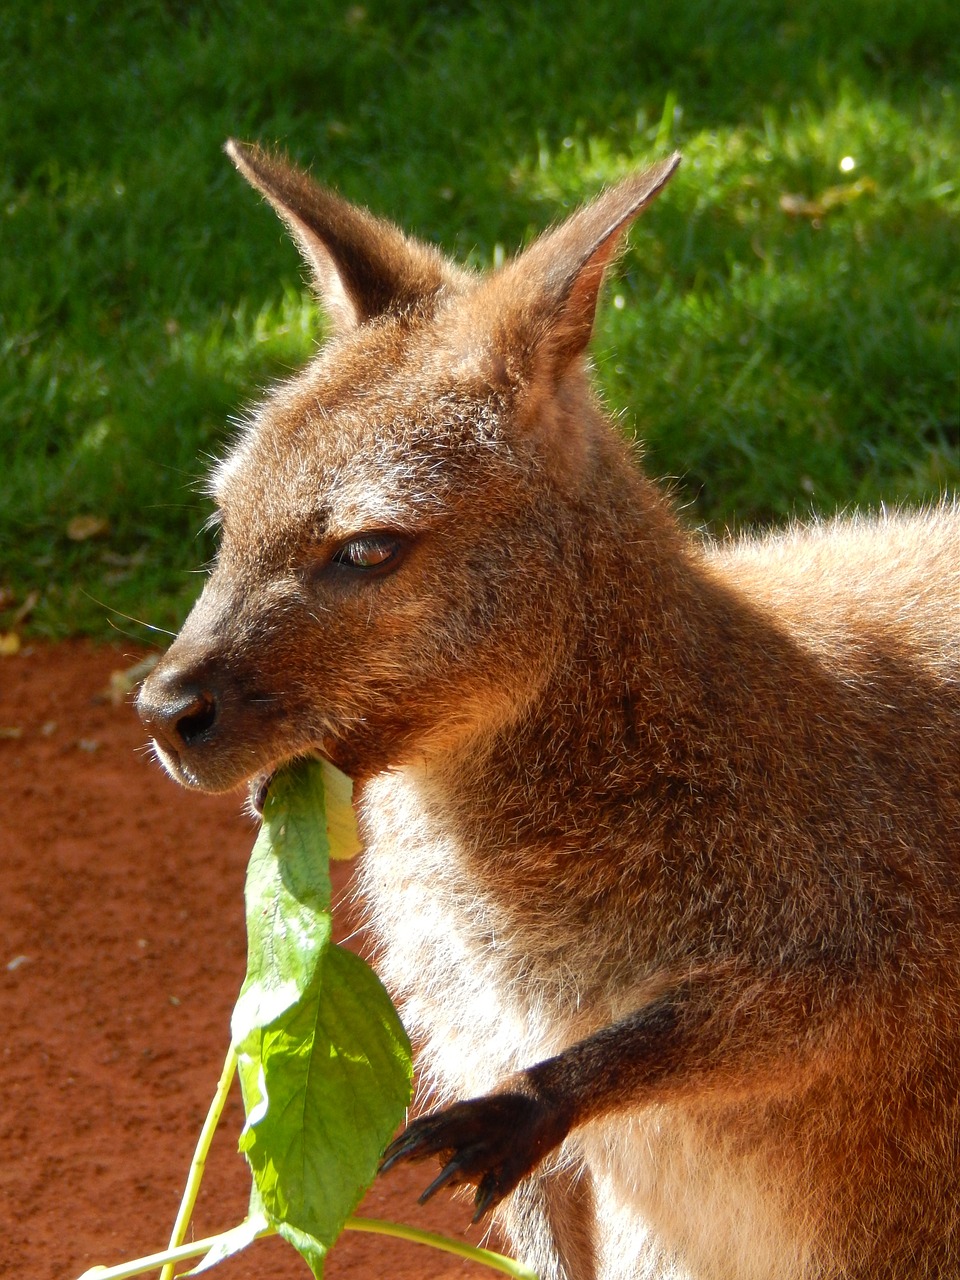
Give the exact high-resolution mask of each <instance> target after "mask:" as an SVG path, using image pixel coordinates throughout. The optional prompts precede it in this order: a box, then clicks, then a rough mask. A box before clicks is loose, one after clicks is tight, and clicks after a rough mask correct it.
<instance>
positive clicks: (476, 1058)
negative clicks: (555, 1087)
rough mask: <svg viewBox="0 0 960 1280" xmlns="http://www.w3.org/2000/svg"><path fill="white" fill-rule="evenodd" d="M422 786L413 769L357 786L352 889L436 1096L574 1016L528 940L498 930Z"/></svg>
mask: <svg viewBox="0 0 960 1280" xmlns="http://www.w3.org/2000/svg"><path fill="white" fill-rule="evenodd" d="M427 787H428V783H427V782H426V780H425V778H424V777H423V776H421V775H420V774H419V773H418V772H415V771H413V770H409V771H403V772H397V773H393V774H390V775H386V776H384V777H382V778H380V779H378V780H376V781H375V782H373V783H371V784H368V786H367V788H366V789H365V794H364V799H363V812H364V815H365V837H366V848H365V851H364V853H363V855H362V857H361V859H360V873H359V874H360V881H361V892H362V894H363V896H364V898H365V900H366V905H367V910H368V913H369V917H370V921H371V925H372V927H373V930H374V933H375V936H376V939H377V944H378V949H379V955H378V961H377V963H378V970H379V972H380V974H381V976H382V977H383V979H384V982H385V983H386V985H387V986H388V988H390V990H391V994H393V995H395V996H396V997H398V998H399V999H400V1000H401V1002H402V1009H403V1015H404V1021H405V1024H406V1025H407V1028H408V1030H409V1032H410V1034H411V1036H412V1037H413V1038H414V1039H415V1040H422V1041H424V1042H425V1043H424V1050H425V1052H424V1054H423V1060H424V1062H425V1065H426V1066H427V1069H428V1070H429V1072H430V1074H431V1077H432V1081H431V1082H432V1083H433V1084H434V1085H435V1086H436V1087H437V1088H438V1090H440V1091H441V1092H442V1093H443V1094H447V1093H451V1094H453V1093H457V1094H461V1095H462V1094H463V1093H464V1092H466V1093H468V1094H474V1093H481V1092H485V1091H487V1090H489V1089H491V1088H493V1087H494V1085H495V1084H496V1083H497V1082H498V1081H499V1080H501V1079H502V1078H503V1076H504V1074H506V1073H508V1072H510V1071H513V1070H517V1069H520V1068H522V1067H524V1066H527V1065H529V1063H530V1062H533V1061H538V1060H540V1059H541V1058H543V1057H546V1056H549V1055H550V1054H551V1053H554V1052H556V1051H557V1050H558V1049H559V1048H560V1047H561V1046H562V1045H563V1044H565V1043H568V1042H569V1040H570V1039H571V1038H572V1037H575V1035H576V1028H575V1023H576V1017H575V1016H573V1015H571V1014H570V1013H569V1012H567V1011H565V1008H564V1003H565V993H564V986H565V979H564V976H563V975H562V974H561V973H560V972H559V968H558V967H555V968H553V969H551V968H550V967H549V966H548V967H546V968H545V967H543V966H538V967H537V968H536V969H534V968H533V966H532V965H531V962H530V955H529V939H527V938H520V937H517V936H515V935H513V934H512V933H511V931H510V930H509V929H508V928H506V926H505V920H504V918H503V912H502V910H501V906H500V903H498V901H497V898H496V896H495V895H494V894H491V893H484V892H482V891H478V890H477V887H476V883H475V882H474V879H473V878H472V877H471V876H470V874H469V868H468V867H467V865H466V860H467V855H466V853H465V851H464V849H463V848H462V846H461V844H460V841H459V840H458V837H457V833H456V831H455V830H454V829H452V827H451V826H450V825H448V824H447V823H445V822H444V820H443V818H442V816H440V815H439V814H438V806H437V804H436V802H435V799H434V798H432V797H431V796H430V795H429V793H428V791H427V790H426V788H427ZM561 963H562V962H561ZM575 983H576V976H575V975H573V974H569V975H567V977H566V984H567V985H570V984H575ZM571 1005H572V1006H573V1007H574V1008H575V1005H576V1001H575V1000H573V1001H571Z"/></svg>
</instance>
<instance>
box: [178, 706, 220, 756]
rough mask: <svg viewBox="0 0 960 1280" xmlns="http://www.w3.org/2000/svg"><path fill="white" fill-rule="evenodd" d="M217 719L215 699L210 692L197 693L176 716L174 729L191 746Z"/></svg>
mask: <svg viewBox="0 0 960 1280" xmlns="http://www.w3.org/2000/svg"><path fill="white" fill-rule="evenodd" d="M216 719H217V701H216V699H215V698H214V696H213V694H212V693H198V694H197V695H196V696H195V697H194V698H193V699H192V700H191V701H190V703H189V704H188V705H187V707H186V708H185V709H184V710H183V712H182V713H181V714H179V715H178V716H177V717H176V721H175V724H174V729H175V731H176V733H177V735H178V736H179V738H180V740H181V741H182V742H184V743H185V744H186V746H188V747H189V746H191V745H192V744H193V743H194V742H196V740H197V738H200V737H202V736H203V734H205V733H206V732H207V730H208V729H212V728H213V726H214V723H215V721H216Z"/></svg>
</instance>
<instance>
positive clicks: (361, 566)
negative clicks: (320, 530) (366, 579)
mask: <svg viewBox="0 0 960 1280" xmlns="http://www.w3.org/2000/svg"><path fill="white" fill-rule="evenodd" d="M403 549H404V543H403V541H402V540H401V539H400V538H397V537H395V536H394V535H393V534H391V533H366V534H363V535H361V536H360V537H358V538H350V539H348V540H347V541H346V542H344V543H343V544H342V545H341V546H340V547H338V548H337V550H336V551H335V552H334V553H333V555H332V556H331V557H330V559H331V562H332V563H333V564H335V565H338V566H339V567H340V568H341V569H353V570H355V571H357V572H359V573H369V574H376V573H389V572H390V570H391V569H395V568H396V567H397V565H398V564H399V562H400V558H401V556H402V554H403Z"/></svg>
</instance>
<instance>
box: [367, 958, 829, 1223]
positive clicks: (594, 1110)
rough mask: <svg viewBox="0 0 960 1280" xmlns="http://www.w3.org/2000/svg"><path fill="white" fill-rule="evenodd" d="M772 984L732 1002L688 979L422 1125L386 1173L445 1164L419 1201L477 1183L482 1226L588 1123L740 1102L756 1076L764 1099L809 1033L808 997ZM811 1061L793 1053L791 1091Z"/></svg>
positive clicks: (394, 1154) (718, 989) (393, 1155)
mask: <svg viewBox="0 0 960 1280" xmlns="http://www.w3.org/2000/svg"><path fill="white" fill-rule="evenodd" d="M777 987H778V990H777V991H776V992H774V991H772V990H769V984H764V983H762V982H754V983H751V984H749V988H743V987H741V988H740V998H739V999H738V998H736V996H734V998H733V999H731V995H732V994H733V993H734V992H735V991H736V990H737V987H736V985H735V984H734V983H732V982H731V980H730V978H729V977H727V978H726V979H725V980H724V981H723V982H722V983H719V982H718V983H716V984H714V983H711V982H710V980H709V979H705V980H704V979H701V980H696V979H695V980H690V981H688V982H684V983H682V984H680V985H678V986H677V987H675V988H674V989H673V990H672V991H670V992H668V993H665V994H664V995H662V996H660V997H659V998H657V999H656V1000H653V1001H651V1002H650V1003H649V1004H647V1005H645V1006H644V1007H643V1008H642V1009H638V1010H637V1011H636V1012H634V1013H631V1014H629V1015H628V1016H627V1017H625V1018H622V1019H620V1020H619V1021H617V1022H614V1023H611V1024H610V1025H609V1026H606V1027H603V1028H602V1029H601V1030H599V1031H597V1032H595V1033H594V1034H593V1035H590V1036H587V1037H586V1038H585V1039H583V1040H580V1041H578V1042H577V1043H575V1044H572V1045H570V1046H569V1047H568V1048H566V1049H564V1050H563V1051H562V1052H561V1053H558V1054H556V1055H555V1056H554V1057H552V1058H548V1059H546V1060H545V1061H543V1062H539V1063H537V1064H536V1065H535V1066H532V1067H529V1068H527V1069H526V1070H524V1071H520V1072H517V1073H515V1074H514V1075H512V1076H510V1077H508V1078H507V1079H506V1080H505V1081H504V1082H503V1084H502V1085H501V1086H500V1087H499V1088H497V1090H496V1091H495V1092H494V1093H492V1094H488V1095H486V1096H484V1097H480V1098H472V1099H469V1100H467V1101H465V1102H459V1103H455V1104H453V1105H452V1106H450V1107H447V1108H444V1109H443V1110H441V1111H437V1112H433V1113H431V1114H429V1115H426V1116H423V1117H421V1118H419V1119H418V1120H415V1121H414V1122H413V1124H411V1125H410V1126H409V1128H408V1129H407V1130H406V1131H405V1132H404V1133H403V1134H402V1135H401V1136H400V1137H399V1138H398V1139H397V1140H396V1141H395V1142H394V1143H392V1144H391V1146H390V1147H389V1148H388V1149H387V1152H386V1157H385V1162H384V1165H385V1167H388V1166H390V1165H392V1164H393V1163H395V1162H396V1161H397V1160H400V1159H404V1158H405V1159H413V1160H419V1159H424V1158H426V1157H428V1156H434V1155H442V1156H444V1157H446V1163H445V1164H444V1168H443V1170H442V1171H441V1173H440V1175H439V1177H438V1178H436V1179H435V1180H434V1182H433V1183H432V1184H431V1185H430V1186H429V1187H428V1188H427V1190H426V1191H425V1192H424V1196H423V1198H424V1199H426V1198H427V1197H428V1196H430V1195H432V1194H433V1193H434V1192H435V1191H436V1190H438V1189H439V1188H440V1187H442V1186H444V1185H446V1184H448V1183H453V1184H457V1183H462V1182H472V1183H475V1184H476V1186H477V1194H476V1206H477V1214H476V1216H477V1218H479V1217H480V1216H482V1215H483V1214H484V1213H485V1212H486V1211H487V1209H488V1208H491V1207H492V1206H493V1205H495V1204H497V1203H498V1202H499V1201H500V1200H501V1199H503V1197H504V1196H506V1195H508V1194H509V1193H510V1192H511V1191H512V1190H513V1189H514V1187H515V1186H516V1185H517V1183H518V1182H519V1181H520V1180H521V1179H522V1178H524V1177H525V1176H526V1175H527V1174H528V1173H530V1172H531V1171H532V1170H533V1169H534V1168H535V1167H536V1166H537V1165H538V1164H539V1163H540V1162H541V1161H542V1160H543V1159H545V1158H546V1156H548V1155H549V1154H550V1152H551V1151H553V1150H555V1149H556V1148H557V1147H559V1145H560V1144H561V1143H562V1142H563V1140H564V1139H565V1138H566V1137H567V1135H568V1134H569V1133H571V1132H572V1131H574V1130H575V1129H577V1128H579V1127H580V1126H581V1125H585V1124H588V1123H589V1122H591V1121H595V1120H599V1119H602V1118H603V1117H605V1116H607V1115H611V1114H614V1113H616V1112H618V1111H626V1110H629V1109H633V1108H636V1107H639V1106H642V1105H644V1104H648V1103H652V1102H667V1101H670V1100H671V1099H674V1098H677V1097H679V1096H683V1095H689V1094H691V1093H694V1092H696V1091H698V1090H704V1089H708V1088H709V1089H710V1090H711V1091H713V1092H716V1091H718V1090H720V1091H722V1090H723V1089H724V1088H725V1087H726V1088H728V1089H731V1090H732V1091H733V1092H734V1093H736V1094H737V1095H738V1096H740V1097H742V1096H743V1094H744V1093H749V1092H750V1075H751V1072H752V1073H753V1074H754V1076H755V1086H756V1088H757V1089H758V1090H759V1091H763V1092H766V1091H767V1090H768V1089H769V1087H770V1084H771V1078H772V1074H773V1072H774V1071H775V1070H776V1069H777V1068H776V1063H777V1062H779V1061H781V1060H782V1054H783V1052H784V1049H785V1047H786V1046H787V1045H789V1044H790V1043H791V1041H793V1042H795V1041H796V1039H797V1038H798V1037H802V1036H803V1034H804V1032H803V1028H802V1027H801V1026H800V1025H799V1022H798V1019H802V1018H803V1015H804V1010H805V1009H806V1008H807V1002H806V1001H805V1000H804V999H803V998H802V997H801V998H800V999H799V1000H798V999H795V998H794V999H791V998H790V993H789V992H786V991H782V992H781V990H780V989H779V988H780V987H781V984H779V983H778V984H777ZM712 988H715V989H712ZM793 994H794V996H796V995H798V994H799V991H795V992H794V993H793ZM781 995H782V996H783V999H782V1000H781V999H780V996H781ZM758 1003H759V1004H760V1005H761V1006H762V1008H761V1009H760V1010H759V1011H758V1009H757V1005H758ZM721 1005H722V1006H723V1007H720V1006H721ZM774 1007H775V1008H776V1014H775V1015H774V1016H771V1014H772V1010H773V1008H774ZM758 1012H760V1013H762V1014H764V1015H765V1016H764V1017H761V1018H758V1017H757V1013H758ZM765 1023H766V1025H767V1026H769V1025H771V1024H775V1027H776V1036H775V1039H774V1041H773V1042H772V1043H771V1042H769V1041H767V1042H766V1043H765V1040H766V1037H765V1035H764V1031H763V1027H764V1024H765ZM790 1023H793V1026H792V1027H791V1026H789V1025H787V1024H790ZM791 1031H792V1033H793V1034H791ZM811 1056H812V1055H804V1054H803V1053H800V1054H799V1055H791V1065H790V1073H789V1074H790V1082H791V1084H794V1083H795V1080H796V1075H797V1072H798V1068H799V1069H800V1070H802V1069H803V1060H804V1058H805V1057H807V1058H808V1060H809V1058H810V1057H811Z"/></svg>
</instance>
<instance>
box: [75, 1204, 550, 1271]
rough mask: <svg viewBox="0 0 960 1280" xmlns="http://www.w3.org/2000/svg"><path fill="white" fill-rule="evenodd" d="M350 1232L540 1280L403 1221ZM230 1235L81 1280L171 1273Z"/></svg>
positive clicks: (365, 1224) (368, 1224)
mask: <svg viewBox="0 0 960 1280" xmlns="http://www.w3.org/2000/svg"><path fill="white" fill-rule="evenodd" d="M344 1229H345V1230H346V1231H366V1232H369V1233H370V1234H372V1235H380V1236H393V1237H395V1238H396V1239H397V1240H409V1241H411V1242H412V1243H413V1244H423V1245H428V1246H429V1247H430V1248H433V1249H440V1250H442V1251H443V1252H444V1253H452V1254H454V1255H455V1256H456V1257H459V1258H466V1259H467V1260H468V1261H469V1262H477V1263H480V1264H481V1265H482V1266H485V1267H489V1268H490V1269H491V1270H493V1271H499V1272H501V1273H502V1274H503V1275H507V1276H512V1277H513V1280H537V1275H536V1272H534V1271H531V1270H530V1268H529V1267H525V1266H523V1265H522V1263H519V1262H515V1261H514V1260H513V1258H507V1257H504V1255H503V1254H502V1253H495V1252H494V1251H493V1250H492V1249H482V1248H480V1247H479V1246H477V1245H471V1244H462V1243H461V1242H460V1241H459V1240H450V1239H448V1238H447V1237H446V1236H441V1235H437V1234H436V1232H433V1231H421V1230H420V1228H419V1227H408V1226H406V1225H405V1224H403V1223H399V1222H384V1221H383V1220H381V1219H380V1218H348V1219H347V1221H346V1224H345V1226H344ZM226 1234H227V1232H225V1231H224V1232H221V1234H220V1235H216V1236H207V1238H206V1239H205V1240H192V1241H191V1242H190V1243H189V1244H181V1245H177V1246H175V1247H171V1248H169V1249H164V1250H162V1251H161V1252H160V1253H151V1254H148V1255H146V1256H145V1257H143V1258H135V1259H133V1260H132V1261H131V1262H121V1263H118V1264H117V1266H115V1267H91V1268H90V1270H89V1271H85V1272H84V1273H83V1275H82V1276H81V1277H80V1280H131V1277H133V1276H142V1275H144V1274H145V1273H146V1272H148V1271H156V1270H157V1268H158V1267H163V1269H164V1272H166V1271H167V1269H168V1268H169V1270H170V1274H171V1275H172V1273H173V1268H174V1267H175V1266H176V1264H177V1263H178V1262H188V1261H189V1260H190V1259H191V1258H199V1257H202V1256H203V1254H205V1253H208V1252H209V1250H211V1249H213V1248H214V1247H215V1246H216V1244H217V1243H218V1241H220V1240H221V1239H222V1238H223V1236H225V1235H226ZM276 1234H277V1232H276V1228H275V1227H272V1226H271V1227H264V1229H263V1230H262V1231H258V1232H257V1234H256V1236H255V1237H254V1239H256V1240H264V1239H266V1237H267V1236H273V1235H276Z"/></svg>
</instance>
